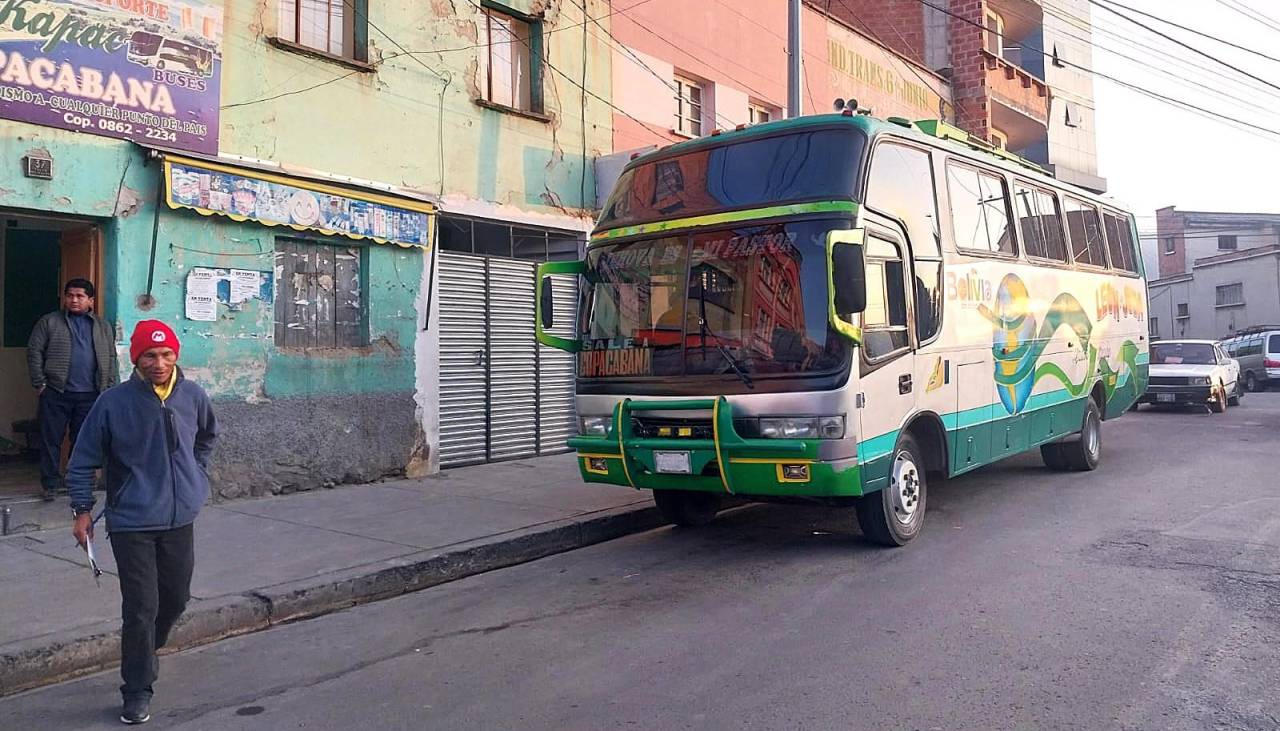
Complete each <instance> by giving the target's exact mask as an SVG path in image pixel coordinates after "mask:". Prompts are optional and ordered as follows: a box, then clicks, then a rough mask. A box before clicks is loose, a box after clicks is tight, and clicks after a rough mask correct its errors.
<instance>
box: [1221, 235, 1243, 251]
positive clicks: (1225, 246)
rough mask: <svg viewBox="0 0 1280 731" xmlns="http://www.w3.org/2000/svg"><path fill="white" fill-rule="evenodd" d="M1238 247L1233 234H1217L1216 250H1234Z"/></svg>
mask: <svg viewBox="0 0 1280 731" xmlns="http://www.w3.org/2000/svg"><path fill="white" fill-rule="evenodd" d="M1237 248H1239V243H1238V242H1237V240H1236V237H1235V236H1219V237H1218V251H1235V250H1236V249H1237Z"/></svg>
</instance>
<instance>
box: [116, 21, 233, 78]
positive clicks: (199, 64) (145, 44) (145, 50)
mask: <svg viewBox="0 0 1280 731" xmlns="http://www.w3.org/2000/svg"><path fill="white" fill-rule="evenodd" d="M129 60H130V61H132V62H133V63H136V64H138V65H140V66H147V67H150V68H154V69H156V70H157V71H173V72H177V73H180V74H187V75H189V76H202V77H208V76H212V75H213V51H211V50H209V49H206V48H200V47H199V46H195V45H192V44H190V43H185V42H183V41H179V40H176V39H173V38H165V37H164V36H162V35H160V34H158V33H151V32H148V31H143V30H140V31H135V32H134V34H133V35H132V36H130V37H129Z"/></svg>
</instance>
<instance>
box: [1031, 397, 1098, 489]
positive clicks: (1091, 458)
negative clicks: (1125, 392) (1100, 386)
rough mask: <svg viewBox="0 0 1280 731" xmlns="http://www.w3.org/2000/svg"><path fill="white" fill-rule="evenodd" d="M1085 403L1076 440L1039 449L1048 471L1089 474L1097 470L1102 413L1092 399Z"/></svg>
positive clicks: (1046, 445)
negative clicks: (1082, 418)
mask: <svg viewBox="0 0 1280 731" xmlns="http://www.w3.org/2000/svg"><path fill="white" fill-rule="evenodd" d="M1085 403H1086V405H1085V409H1084V420H1083V421H1081V422H1080V433H1079V435H1078V436H1077V438H1076V439H1072V440H1071V441H1066V442H1053V443H1050V444H1045V445H1042V446H1041V447H1040V457H1041V458H1042V459H1044V464H1045V466H1046V467H1048V468H1049V469H1051V470H1059V471H1064V472H1065V471H1071V472H1089V471H1091V470H1095V469H1097V468H1098V462H1099V461H1101V459H1102V411H1101V410H1100V409H1099V408H1098V402H1096V401H1094V400H1093V399H1089V400H1088V401H1087V402H1085Z"/></svg>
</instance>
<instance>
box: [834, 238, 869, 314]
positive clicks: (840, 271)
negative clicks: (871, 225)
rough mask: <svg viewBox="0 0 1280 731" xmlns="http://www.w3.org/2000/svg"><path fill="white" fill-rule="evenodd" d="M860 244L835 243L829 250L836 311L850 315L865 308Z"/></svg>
mask: <svg viewBox="0 0 1280 731" xmlns="http://www.w3.org/2000/svg"><path fill="white" fill-rule="evenodd" d="M862 254H863V252H862V244H845V243H837V244H835V246H834V247H833V248H832V251H831V274H832V279H833V280H834V283H835V300H836V302H835V304H836V312H837V313H838V314H841V315H851V314H855V313H859V312H862V311H863V310H865V309H867V272H866V260H865V259H863V256H862Z"/></svg>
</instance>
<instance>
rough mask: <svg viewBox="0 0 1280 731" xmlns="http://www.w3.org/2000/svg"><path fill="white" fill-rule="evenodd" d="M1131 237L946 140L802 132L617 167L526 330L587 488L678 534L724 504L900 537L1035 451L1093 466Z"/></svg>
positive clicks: (909, 127) (1122, 313)
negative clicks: (619, 494) (557, 384)
mask: <svg viewBox="0 0 1280 731" xmlns="http://www.w3.org/2000/svg"><path fill="white" fill-rule="evenodd" d="M1136 244H1137V230H1136V228H1135V227H1134V222H1133V217H1132V216H1131V215H1130V214H1128V213H1127V212H1125V211H1124V210H1122V209H1121V208H1119V207H1117V206H1116V204H1115V203H1113V202H1111V201H1109V200H1106V199H1102V198H1099V197H1098V196H1095V195H1092V194H1090V193H1088V192H1086V191H1083V190H1080V189H1077V188H1074V187H1072V186H1069V185H1065V184H1063V183H1061V182H1059V181H1057V180H1055V179H1054V178H1052V177H1050V176H1048V175H1046V174H1045V173H1044V172H1043V170H1042V169H1041V168H1039V167H1037V166H1035V165H1033V164H1031V163H1029V162H1026V161H1023V160H1021V159H1020V158H1017V157H1015V156H1013V155H1009V154H1008V153H1004V152H1002V151H999V150H996V149H994V148H991V147H990V146H989V145H985V144H983V143H982V142H980V141H978V140H976V139H974V138H971V137H970V136H969V135H967V134H966V133H964V132H963V131H961V130H959V129H957V128H955V127H951V126H949V125H947V124H945V123H941V122H936V121H925V122H910V121H907V120H903V119H896V118H895V119H890V120H889V121H880V120H876V119H873V118H871V117H867V116H853V115H849V114H843V115H840V114H836V115H821V116H811V117H803V118H799V119H794V120H787V121H783V122H776V123H772V124H763V125H759V126H753V127H750V128H739V129H738V130H735V131H731V132H726V133H723V134H714V135H712V136H709V137H705V138H701V139H697V140H692V141H689V142H682V143H679V144H676V145H673V146H670V147H667V148H665V149H662V150H659V151H656V152H653V153H650V154H647V155H644V156H641V157H638V158H636V159H634V160H632V161H631V162H630V164H629V165H628V166H627V167H626V169H625V170H624V171H623V173H622V175H621V177H620V179H619V180H618V183H617V185H616V187H615V189H614V191H613V194H612V196H611V197H610V199H609V200H608V202H607V204H606V206H605V208H604V211H603V213H602V214H601V216H600V220H599V223H598V225H597V227H596V229H595V231H594V233H593V234H592V236H591V241H590V244H589V246H588V248H587V252H586V258H585V260H584V261H580V262H557V263H548V264H544V265H542V266H541V267H540V268H539V272H538V298H537V299H538V302H537V319H538V323H537V324H538V338H539V341H540V342H542V343H543V344H546V345H550V346H553V347H557V348H561V349H565V350H570V351H574V352H576V353H577V358H578V373H577V409H578V414H579V419H580V430H579V431H580V434H579V436H577V437H574V438H572V439H570V440H569V446H570V447H571V448H573V449H575V450H576V451H577V454H578V457H579V462H580V469H581V472H582V476H583V478H584V479H585V480H587V481H589V482H599V483H607V484H613V485H622V486H629V487H634V488H642V489H649V490H653V494H654V500H655V502H656V503H657V506H658V508H659V509H660V510H661V512H662V514H663V516H664V517H665V518H667V519H669V520H670V521H671V522H673V523H676V524H678V525H699V524H703V523H706V522H707V521H709V520H711V519H712V518H713V517H714V516H715V515H716V512H717V511H718V510H719V508H720V505H721V501H722V499H723V498H724V497H725V496H727V495H735V496H739V497H741V498H744V499H748V500H759V501H778V502H810V503H811V502H817V503H822V504H832V505H848V504H851V505H853V506H855V507H856V512H857V516H858V521H859V523H860V525H861V527H862V530H863V533H864V534H865V535H866V537H867V538H869V539H870V540H872V541H875V542H878V543H882V544H886V545H902V544H904V543H906V542H907V541H909V540H911V539H912V538H913V537H915V536H916V535H917V534H918V533H919V531H920V529H921V526H922V525H923V521H924V515H925V508H926V505H927V504H928V489H927V488H928V484H929V481H930V480H933V479H938V478H942V477H947V476H954V475H959V474H962V473H965V472H968V471H970V470H974V469H977V468H979V467H981V466H983V465H986V464H990V463H992V462H994V461H996V460H999V459H1003V458H1005V457H1008V456H1011V455H1014V454H1018V453H1020V452H1024V451H1026V450H1029V449H1033V448H1036V447H1038V448H1039V449H1040V451H1041V453H1042V455H1043V458H1044V462H1045V464H1046V465H1047V466H1048V467H1050V468H1052V469H1059V470H1092V469H1094V467H1096V466H1097V464H1098V460H1099V458H1100V456H1101V454H1102V442H1101V438H1102V431H1101V430H1102V421H1103V420H1106V419H1111V418H1115V417H1118V416H1120V415H1121V414H1123V413H1124V412H1125V411H1127V410H1128V409H1129V407H1130V406H1131V405H1132V404H1133V403H1134V401H1135V399H1136V398H1137V397H1138V396H1139V395H1141V393H1142V392H1143V391H1144V390H1145V387H1146V380H1147V362H1148V361H1147V345H1148V344H1147V320H1146V312H1147V302H1146V284H1145V281H1144V276H1143V271H1142V263H1141V261H1142V260H1141V257H1140V256H1139V254H1138V250H1137V246H1136ZM565 276H570V277H572V276H577V277H579V282H580V290H579V291H580V295H579V297H580V305H579V310H578V317H577V325H576V331H575V335H574V337H572V338H570V337H565V336H566V335H568V333H566V332H564V330H563V328H564V325H565V323H561V328H560V329H559V332H560V333H561V334H560V335H555V334H552V329H553V328H555V322H554V317H553V316H552V311H553V309H554V308H553V303H554V302H555V299H554V298H555V295H554V293H553V290H554V289H555V287H556V282H555V280H556V279H557V278H560V277H565Z"/></svg>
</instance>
